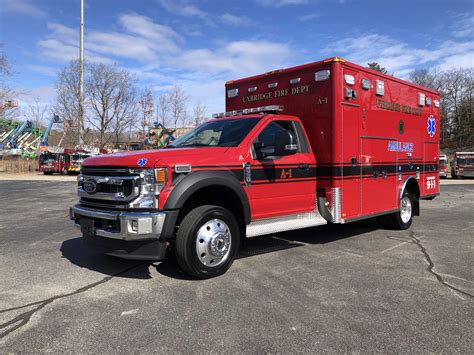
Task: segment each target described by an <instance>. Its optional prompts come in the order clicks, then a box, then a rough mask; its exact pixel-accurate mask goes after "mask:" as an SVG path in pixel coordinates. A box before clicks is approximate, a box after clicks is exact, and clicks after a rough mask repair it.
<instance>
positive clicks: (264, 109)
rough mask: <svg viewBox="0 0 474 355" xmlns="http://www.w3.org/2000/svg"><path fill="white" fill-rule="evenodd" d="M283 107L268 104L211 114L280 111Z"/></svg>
mask: <svg viewBox="0 0 474 355" xmlns="http://www.w3.org/2000/svg"><path fill="white" fill-rule="evenodd" d="M283 109H284V107H283V106H282V105H268V106H260V107H252V108H244V109H242V110H235V111H227V112H221V113H215V114H213V115H212V118H223V117H233V116H243V115H249V114H252V113H270V112H281V111H283Z"/></svg>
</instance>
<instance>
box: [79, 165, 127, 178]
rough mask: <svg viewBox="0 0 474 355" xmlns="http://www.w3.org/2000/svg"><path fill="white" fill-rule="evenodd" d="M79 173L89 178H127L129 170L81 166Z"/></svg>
mask: <svg viewBox="0 0 474 355" xmlns="http://www.w3.org/2000/svg"><path fill="white" fill-rule="evenodd" d="M81 173H82V174H84V175H89V176H112V175H113V176H128V175H130V169H129V168H127V167H126V166H110V167H108V166H106V167H104V166H88V167H85V166H83V167H81Z"/></svg>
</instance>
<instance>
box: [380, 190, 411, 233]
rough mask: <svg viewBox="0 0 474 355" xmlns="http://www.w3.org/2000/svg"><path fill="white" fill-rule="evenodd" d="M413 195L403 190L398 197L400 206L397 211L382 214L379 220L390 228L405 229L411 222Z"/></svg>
mask: <svg viewBox="0 0 474 355" xmlns="http://www.w3.org/2000/svg"><path fill="white" fill-rule="evenodd" d="M413 206H414V197H413V195H412V194H411V193H409V192H408V191H405V192H404V193H403V195H402V198H401V199H400V208H399V210H398V211H397V212H394V213H391V214H388V215H385V216H382V217H381V218H379V222H380V223H381V224H382V225H383V226H384V227H388V228H390V229H397V230H405V229H408V228H410V226H411V224H412V222H413Z"/></svg>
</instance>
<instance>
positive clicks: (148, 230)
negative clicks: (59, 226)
mask: <svg viewBox="0 0 474 355" xmlns="http://www.w3.org/2000/svg"><path fill="white" fill-rule="evenodd" d="M177 213H178V212H177V211H168V212H163V211H160V212H129V211H107V210H98V209H93V208H87V207H83V206H81V205H75V206H74V207H71V208H70V212H69V214H70V218H71V220H73V221H74V224H75V226H76V227H77V228H79V229H80V230H81V232H82V235H83V238H84V241H85V242H86V244H89V245H94V246H97V247H100V248H102V249H105V250H104V251H105V252H106V253H107V254H110V255H114V256H118V257H122V258H125V259H139V260H162V259H163V258H164V254H165V251H166V240H165V239H166V238H169V237H171V236H172V233H173V230H174V223H175V221H176V217H177Z"/></svg>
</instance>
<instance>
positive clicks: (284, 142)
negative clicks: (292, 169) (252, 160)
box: [254, 130, 298, 159]
mask: <svg viewBox="0 0 474 355" xmlns="http://www.w3.org/2000/svg"><path fill="white" fill-rule="evenodd" d="M254 148H255V150H256V152H257V157H258V159H264V158H266V157H270V156H275V157H281V156H285V155H292V154H295V153H296V152H297V150H298V144H296V136H295V134H294V133H293V132H290V131H287V130H282V131H279V132H277V133H276V134H275V141H274V145H269V146H265V145H263V144H262V143H259V142H256V143H254Z"/></svg>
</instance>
